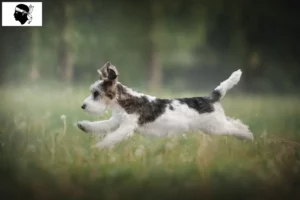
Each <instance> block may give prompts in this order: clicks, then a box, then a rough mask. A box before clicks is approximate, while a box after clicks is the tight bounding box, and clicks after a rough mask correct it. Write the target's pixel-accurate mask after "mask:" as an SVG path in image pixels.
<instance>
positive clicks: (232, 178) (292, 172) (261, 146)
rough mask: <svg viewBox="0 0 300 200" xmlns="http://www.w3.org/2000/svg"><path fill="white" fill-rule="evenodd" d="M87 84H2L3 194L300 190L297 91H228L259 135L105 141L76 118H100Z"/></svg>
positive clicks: (241, 194) (275, 193) (240, 194)
mask: <svg viewBox="0 0 300 200" xmlns="http://www.w3.org/2000/svg"><path fill="white" fill-rule="evenodd" d="M87 88H88V87H84V88H79V87H78V88H65V87H61V88H55V89H54V88H52V87H25V86H24V87H20V86H18V87H15V86H14V87H5V88H1V89H0V92H1V100H0V104H1V106H0V113H1V115H0V121H1V127H0V134H1V135H0V151H1V168H0V170H1V171H0V172H1V178H0V182H1V188H0V195H1V196H3V197H6V198H3V199H17V198H19V199H26V198H25V197H28V198H31V199H33V198H34V199H99V200H100V199H101V200H102V199H149V200H150V199H224V198H225V197H228V198H229V199H232V198H233V197H237V198H238V199H291V197H292V196H293V197H294V199H297V195H298V199H300V179H299V178H300V177H299V175H300V103H299V101H298V98H297V97H291V96H280V97H279V96H267V95H266V96H250V95H233V94H232V93H228V94H227V96H226V97H225V99H224V100H223V105H224V108H225V111H226V113H227V114H228V115H229V116H232V117H236V118H240V119H241V120H242V121H243V122H245V123H246V124H248V125H249V126H250V129H251V130H252V131H253V133H254V137H255V141H254V142H253V143H251V142H242V141H239V140H236V139H235V138H231V137H210V136H207V135H204V134H190V135H188V136H186V137H180V138H174V139H173V140H171V139H166V138H160V139H155V138H153V139H149V138H147V139H146V138H143V137H141V136H139V135H135V136H133V137H132V138H130V139H129V140H127V141H125V142H123V143H121V144H120V145H118V146H117V147H116V148H114V149H112V150H102V151H97V150H94V149H91V148H90V146H91V145H92V144H94V143H95V141H96V138H93V137H91V136H88V135H86V134H84V133H83V132H81V131H80V130H79V129H78V128H77V127H76V126H75V125H74V124H75V123H76V122H77V121H78V120H83V119H87V120H96V119H98V118H97V117H94V116H89V115H88V114H86V113H84V112H83V111H82V110H81V109H80V105H81V103H82V100H83V99H84V98H85V96H86V95H88V90H87ZM199 94H200V93H199ZM199 94H193V95H199ZM184 95H187V94H180V95H178V94H177V96H175V95H174V94H168V95H166V94H165V95H164V97H168V96H169V97H180V96H184ZM193 95H192V94H189V96H193ZM108 115H109V113H108V114H107V116H105V118H107V117H108Z"/></svg>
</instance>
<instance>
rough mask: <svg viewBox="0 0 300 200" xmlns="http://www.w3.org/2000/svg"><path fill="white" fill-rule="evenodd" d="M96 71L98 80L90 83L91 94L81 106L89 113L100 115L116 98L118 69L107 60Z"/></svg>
mask: <svg viewBox="0 0 300 200" xmlns="http://www.w3.org/2000/svg"><path fill="white" fill-rule="evenodd" d="M97 72H98V73H99V75H100V77H99V80H98V81H96V82H95V83H94V84H92V85H91V87H90V92H91V94H90V95H89V96H88V97H87V98H86V99H85V100H84V101H83V104H82V106H81V108H82V109H84V110H85V111H87V112H89V113H91V114H99V115H102V114H103V113H104V112H105V110H106V109H107V108H108V107H110V106H111V105H112V103H113V102H114V100H115V98H116V93H117V83H118V71H117V69H116V67H115V66H114V65H112V64H111V63H110V62H107V63H105V64H104V65H103V66H102V67H101V68H100V69H98V70H97Z"/></svg>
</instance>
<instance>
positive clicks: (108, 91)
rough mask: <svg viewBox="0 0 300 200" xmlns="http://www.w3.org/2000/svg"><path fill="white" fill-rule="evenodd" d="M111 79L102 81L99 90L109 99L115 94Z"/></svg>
mask: <svg viewBox="0 0 300 200" xmlns="http://www.w3.org/2000/svg"><path fill="white" fill-rule="evenodd" d="M113 87H114V86H113V81H107V80H105V81H103V82H102V84H101V85H100V90H101V91H103V92H104V94H105V96H107V97H108V98H110V99H113V98H114V97H115V96H116V91H115V90H113V89H112V88H113Z"/></svg>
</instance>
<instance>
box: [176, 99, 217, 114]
mask: <svg viewBox="0 0 300 200" xmlns="http://www.w3.org/2000/svg"><path fill="white" fill-rule="evenodd" d="M177 100H178V101H179V102H180V103H181V104H186V105H187V106H188V107H189V108H192V109H194V110H196V111H197V112H198V113H199V114H203V113H210V112H213V111H214V107H213V105H212V102H211V100H210V98H208V97H191V98H181V99H177Z"/></svg>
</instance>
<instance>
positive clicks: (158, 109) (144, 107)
mask: <svg viewBox="0 0 300 200" xmlns="http://www.w3.org/2000/svg"><path fill="white" fill-rule="evenodd" d="M117 90H118V99H117V100H118V103H119V104H120V106H121V107H122V108H124V109H125V111H126V112H127V113H128V114H132V113H137V114H138V115H139V119H138V124H139V125H142V124H146V123H149V122H153V121H155V120H156V119H157V118H158V117H159V116H160V115H162V114H163V113H164V112H165V110H166V107H167V106H168V105H170V103H171V102H172V101H171V100H169V99H156V100H154V101H149V100H148V98H147V97H146V96H142V97H135V96H132V95H131V94H129V93H128V92H127V91H126V88H124V87H123V86H122V85H121V84H118V85H117Z"/></svg>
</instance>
